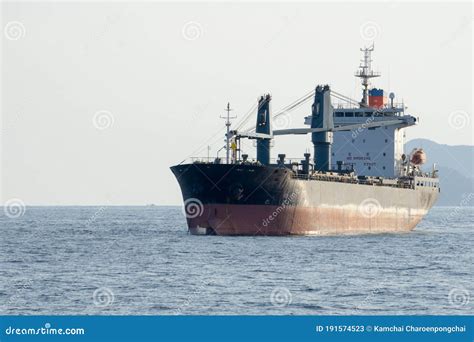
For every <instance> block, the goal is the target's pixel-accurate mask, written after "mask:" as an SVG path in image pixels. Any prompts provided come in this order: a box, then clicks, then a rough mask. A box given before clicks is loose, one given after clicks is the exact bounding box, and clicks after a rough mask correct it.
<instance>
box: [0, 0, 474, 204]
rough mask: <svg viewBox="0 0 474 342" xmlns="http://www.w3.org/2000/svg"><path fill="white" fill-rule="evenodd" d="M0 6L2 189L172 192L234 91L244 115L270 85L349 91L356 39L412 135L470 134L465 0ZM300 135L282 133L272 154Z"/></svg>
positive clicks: (288, 93)
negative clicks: (408, 117)
mask: <svg viewBox="0 0 474 342" xmlns="http://www.w3.org/2000/svg"><path fill="white" fill-rule="evenodd" d="M1 12H2V15H1V20H2V23H1V27H2V30H3V34H2V38H1V58H2V59H1V63H0V65H1V68H2V70H1V73H2V84H1V86H2V88H1V96H2V98H1V113H2V129H1V139H2V140H1V143H2V167H1V171H2V175H1V179H2V188H1V190H2V191H1V194H2V203H3V202H4V201H6V200H8V199H10V198H19V199H21V200H23V201H24V202H25V203H27V204H146V203H155V204H180V203H181V194H180V191H179V187H178V184H177V182H176V180H175V179H174V177H173V175H172V173H171V172H170V170H169V166H171V165H173V164H175V163H178V162H180V161H181V160H183V159H184V158H185V157H187V156H188V155H189V154H190V153H192V152H193V151H194V150H195V149H196V148H197V147H200V146H201V145H202V146H203V147H204V149H202V150H201V151H199V152H198V153H197V154H198V155H201V156H205V155H206V154H207V151H206V148H205V146H206V144H204V145H203V144H202V143H203V142H204V141H205V140H206V139H207V138H210V137H211V136H212V135H213V134H215V133H216V131H217V130H218V129H219V128H220V127H223V120H221V119H219V115H221V114H223V109H224V108H225V106H226V104H227V102H228V101H230V103H231V106H232V107H233V108H234V111H233V113H234V114H237V115H238V116H239V117H242V116H243V115H244V114H245V113H246V112H247V111H248V109H249V108H250V107H251V106H252V104H254V103H255V101H256V99H257V97H258V96H259V95H261V94H263V93H265V92H270V93H271V94H272V96H273V100H272V108H273V109H275V110H276V109H279V108H281V107H283V106H285V105H286V104H289V103H290V102H292V101H293V100H295V99H296V98H298V97H300V96H301V95H303V94H305V93H307V92H308V91H310V90H311V89H313V88H314V87H315V86H316V85H317V84H320V83H329V84H330V85H331V87H332V88H333V89H335V90H337V91H338V92H340V93H343V94H346V95H348V96H350V97H352V98H356V99H359V98H360V86H359V81H358V80H357V79H356V78H355V77H354V76H353V74H354V72H355V71H356V70H357V67H358V65H359V60H360V57H361V56H360V51H359V48H360V47H362V46H364V45H369V44H371V42H372V41H373V40H374V39H375V49H376V50H375V53H374V55H373V58H374V67H375V69H377V70H379V71H380V72H381V73H382V77H381V78H380V79H377V80H375V81H374V85H375V86H379V87H383V88H384V89H385V90H387V91H393V92H395V93H396V95H397V99H398V100H402V99H403V100H404V101H405V104H406V105H407V106H408V113H410V114H412V115H415V116H418V117H419V118H420V122H421V124H420V125H419V126H417V127H414V128H410V129H408V130H407V138H408V139H410V138H416V137H420V138H428V139H432V140H435V141H437V142H440V143H445V144H451V145H455V144H469V145H472V144H473V133H472V128H473V126H472V122H473V120H472V23H473V14H472V5H471V3H469V2H466V3H463V4H452V3H447V2H446V3H432V4H431V3H423V4H407V3H403V2H391V1H386V2H382V3H350V4H342V3H321V2H319V3H318V2H316V3H302V4H294V3H278V4H273V3H259V4H255V3H243V4H239V3H191V4H186V3H162V2H156V3H154V2H143V3H139V4H137V3H134V2H121V3H99V4H95V3H91V2H83V3H69V2H66V3H62V4H60V3H41V2H37V3H26V2H11V3H2V4H1ZM309 113H310V104H308V105H306V106H305V107H304V108H302V109H301V110H300V111H299V112H298V113H296V114H295V117H292V118H291V119H288V120H289V122H285V123H284V124H285V125H287V124H288V126H291V127H298V126H302V122H303V119H302V118H303V116H304V115H305V114H309ZM254 121H255V118H254V117H252V119H251V123H253V122H254ZM218 138H219V136H218ZM222 143H223V141H222V139H219V140H218V141H217V143H215V144H214V145H213V149H212V151H211V154H212V155H214V154H215V151H216V148H217V147H220V146H222ZM310 146H311V144H310V137H309V136H308V137H297V138H294V137H292V138H288V137H285V138H279V140H277V141H276V142H275V148H274V154H275V155H276V154H277V153H279V152H284V153H286V154H287V155H288V156H299V155H302V154H303V152H304V150H305V149H306V148H309V147H310ZM247 152H249V154H251V155H252V154H254V152H253V147H252V144H249V145H248V149H247Z"/></svg>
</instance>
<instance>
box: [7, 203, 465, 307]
mask: <svg viewBox="0 0 474 342" xmlns="http://www.w3.org/2000/svg"><path fill="white" fill-rule="evenodd" d="M21 214H23V215H21V216H19V217H16V218H15V217H13V218H11V217H8V216H6V215H4V214H3V208H2V212H1V213H0V226H1V238H0V258H1V259H0V280H1V281H0V314H114V315H115V314H123V315H130V314H145V315H162V314H164V315H168V314H171V315H174V314H183V315H188V314H206V315H207V314H211V315H215V314H251V315H253V314H265V315H267V314H276V315H279V314H295V315H311V314H314V315H319V314H321V315H322V314H329V315H332V314H338V315H352V314H362V315H363V314H380V315H381V314H473V313H474V305H473V302H474V298H472V297H473V293H474V287H473V282H472V280H473V268H474V266H473V265H474V260H473V256H474V253H473V249H472V246H473V245H474V230H473V221H474V220H473V219H474V210H473V208H465V207H464V208H463V207H459V208H441V207H439V208H434V209H432V211H431V212H430V214H429V215H428V216H427V217H426V218H425V219H424V221H423V222H421V223H420V224H419V226H418V227H417V228H416V230H415V231H413V232H411V233H405V234H383V235H366V236H343V237H219V236H192V235H188V234H187V228H186V223H185V219H184V216H183V214H182V211H181V208H180V207H152V206H150V207H27V208H26V210H25V212H24V213H21Z"/></svg>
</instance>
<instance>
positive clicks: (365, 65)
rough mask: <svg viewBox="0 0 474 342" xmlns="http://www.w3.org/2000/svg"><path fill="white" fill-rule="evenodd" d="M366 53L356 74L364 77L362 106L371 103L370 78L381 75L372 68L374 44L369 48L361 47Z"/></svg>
mask: <svg viewBox="0 0 474 342" xmlns="http://www.w3.org/2000/svg"><path fill="white" fill-rule="evenodd" d="M360 51H362V52H363V53H364V59H362V60H361V65H360V66H359V69H360V70H358V71H356V73H355V76H356V77H359V78H361V79H362V86H363V87H364V90H363V95H362V101H361V102H360V104H361V107H366V106H368V104H369V85H370V82H369V80H370V79H371V78H373V77H379V76H380V73H378V72H374V71H373V70H372V51H374V44H372V46H371V47H369V48H363V49H360Z"/></svg>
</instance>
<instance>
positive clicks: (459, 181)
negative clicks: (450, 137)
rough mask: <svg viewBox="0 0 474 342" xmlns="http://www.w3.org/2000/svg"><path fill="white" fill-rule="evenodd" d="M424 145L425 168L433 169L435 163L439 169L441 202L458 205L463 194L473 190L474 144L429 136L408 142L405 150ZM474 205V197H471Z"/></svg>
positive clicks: (447, 204) (466, 196)
mask: <svg viewBox="0 0 474 342" xmlns="http://www.w3.org/2000/svg"><path fill="white" fill-rule="evenodd" d="M415 147H421V148H423V150H424V151H425V153H426V156H427V162H426V164H425V166H424V170H425V171H431V167H432V165H433V163H436V168H437V169H438V170H439V181H440V187H441V193H440V197H439V199H438V202H437V203H436V205H438V206H459V205H461V201H462V200H463V199H464V198H472V196H473V195H471V196H469V197H468V195H469V194H474V146H467V145H458V146H450V145H443V144H438V143H436V142H434V141H431V140H428V139H414V140H410V141H409V142H407V143H406V144H405V153H410V152H411V150H412V149H413V148H415ZM467 205H469V206H474V200H470V201H468V204H467Z"/></svg>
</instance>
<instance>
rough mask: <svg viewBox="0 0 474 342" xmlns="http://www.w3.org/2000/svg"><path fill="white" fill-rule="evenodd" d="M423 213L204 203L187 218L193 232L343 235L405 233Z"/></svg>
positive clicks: (415, 211)
mask: <svg viewBox="0 0 474 342" xmlns="http://www.w3.org/2000/svg"><path fill="white" fill-rule="evenodd" d="M425 214H426V212H425V211H418V210H404V211H402V210H396V209H394V210H392V209H381V210H379V211H378V212H374V213H364V212H361V211H360V210H359V209H358V208H357V207H356V206H354V207H351V206H346V207H339V208H336V207H294V206H292V207H281V206H280V207H278V206H271V205H233V204H207V205H204V206H203V207H201V208H200V210H199V212H198V213H196V215H195V216H196V217H188V218H187V221H188V227H189V230H190V232H191V233H192V234H197V235H201V234H205V235H209V234H211V235H214V234H215V235H343V234H375V233H389V232H390V233H393V232H408V231H410V230H412V229H413V228H414V227H415V226H416V225H417V224H418V222H420V220H421V219H422V218H423V216H424V215H425Z"/></svg>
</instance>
